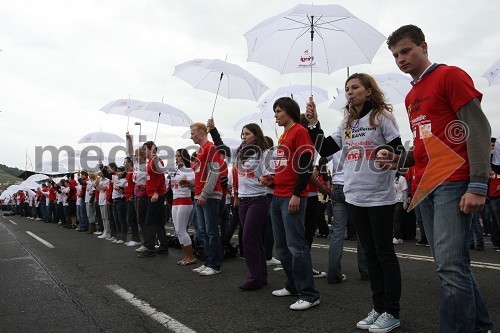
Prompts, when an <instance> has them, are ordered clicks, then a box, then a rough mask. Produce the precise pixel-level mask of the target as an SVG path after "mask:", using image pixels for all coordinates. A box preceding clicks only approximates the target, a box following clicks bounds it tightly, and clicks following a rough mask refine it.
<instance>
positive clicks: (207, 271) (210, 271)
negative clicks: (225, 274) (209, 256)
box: [198, 267, 220, 276]
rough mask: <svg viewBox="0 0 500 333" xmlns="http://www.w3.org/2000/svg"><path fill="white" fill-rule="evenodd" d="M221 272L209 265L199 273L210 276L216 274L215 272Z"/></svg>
mask: <svg viewBox="0 0 500 333" xmlns="http://www.w3.org/2000/svg"><path fill="white" fill-rule="evenodd" d="M219 273H220V271H218V270H216V269H213V268H212V267H207V268H205V269H204V270H202V271H201V272H200V273H198V274H200V275H202V276H210V275H215V274H219Z"/></svg>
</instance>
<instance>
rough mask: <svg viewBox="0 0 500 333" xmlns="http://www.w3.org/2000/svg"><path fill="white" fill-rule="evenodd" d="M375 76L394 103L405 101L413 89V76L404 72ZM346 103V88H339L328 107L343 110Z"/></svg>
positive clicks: (388, 98) (386, 95)
mask: <svg viewBox="0 0 500 333" xmlns="http://www.w3.org/2000/svg"><path fill="white" fill-rule="evenodd" d="M373 78H374V79H375V81H377V84H378V85H379V87H380V89H382V91H383V92H384V94H385V97H386V98H387V100H388V101H389V102H390V103H391V104H392V105H396V104H399V103H403V102H404V100H405V97H406V95H407V94H408V92H409V91H410V89H411V83H410V82H411V78H410V77H408V76H406V75H403V74H399V73H386V74H373ZM346 105H347V99H346V98H345V90H344V89H337V97H336V98H335V100H334V101H333V102H332V103H331V104H330V106H329V107H328V108H329V109H334V110H339V111H342V109H343V108H344V107H345V106H346Z"/></svg>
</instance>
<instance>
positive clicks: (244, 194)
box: [2, 25, 500, 332]
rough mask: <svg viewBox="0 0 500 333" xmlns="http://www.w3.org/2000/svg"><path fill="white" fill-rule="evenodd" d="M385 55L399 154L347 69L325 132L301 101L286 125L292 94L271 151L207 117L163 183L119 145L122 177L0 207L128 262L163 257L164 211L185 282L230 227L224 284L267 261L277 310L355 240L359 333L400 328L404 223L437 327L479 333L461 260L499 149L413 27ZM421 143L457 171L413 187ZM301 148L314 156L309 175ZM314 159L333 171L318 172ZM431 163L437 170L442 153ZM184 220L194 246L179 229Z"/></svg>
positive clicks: (61, 187)
mask: <svg viewBox="0 0 500 333" xmlns="http://www.w3.org/2000/svg"><path fill="white" fill-rule="evenodd" d="M387 44H388V46H389V49H390V51H391V52H392V54H393V56H394V58H395V61H396V64H397V65H398V67H399V68H400V69H401V70H402V71H403V72H404V73H407V74H410V75H411V76H412V78H413V82H412V85H413V88H412V90H411V91H410V93H409V94H408V96H407V98H406V107H407V112H408V117H409V120H410V125H411V129H412V132H413V135H414V138H413V139H414V141H413V144H414V146H413V147H412V148H411V149H410V150H409V151H404V149H402V147H403V145H402V142H401V136H400V133H399V127H398V124H397V122H396V119H395V118H394V116H393V115H392V106H391V105H390V104H388V103H387V102H386V99H385V97H384V94H383V92H382V90H381V89H380V88H379V86H378V85H377V83H376V81H375V80H374V79H373V77H371V76H370V75H368V74H362V73H356V74H353V75H351V76H350V77H349V78H348V79H347V81H346V82H345V91H346V98H347V100H348V103H347V105H346V106H345V113H344V117H343V119H342V120H341V122H340V124H339V126H338V128H337V129H336V130H335V131H334V133H333V134H332V135H330V136H325V135H324V132H323V129H322V128H321V125H320V122H319V120H318V115H317V112H316V105H315V103H314V101H313V100H312V99H310V100H309V103H308V104H307V106H306V112H305V114H302V115H301V113H300V107H299V105H297V103H296V102H295V101H294V100H293V99H291V98H289V97H282V98H279V99H277V100H276V101H275V103H274V105H273V109H274V112H275V119H276V123H277V124H278V125H279V126H282V127H283V128H284V132H283V134H282V135H281V137H280V138H279V140H278V142H277V144H276V145H275V144H274V142H273V140H272V139H271V138H269V137H266V136H264V134H263V132H262V130H261V128H260V127H259V126H258V125H257V124H253V123H250V124H247V125H245V126H244V127H243V128H242V130H241V145H240V146H239V147H238V148H237V149H230V148H229V147H227V146H226V145H225V144H224V142H223V141H222V139H221V137H220V134H219V132H218V130H217V128H216V126H215V122H214V120H213V119H209V120H208V121H207V123H206V124H205V123H201V122H198V123H194V124H192V125H191V126H190V131H191V139H192V140H193V142H194V143H195V144H196V145H199V150H198V151H197V152H196V153H193V154H191V155H190V154H189V152H188V151H187V150H186V149H183V148H181V149H178V150H177V151H176V154H175V163H176V168H175V171H174V172H173V173H168V172H166V166H165V165H164V162H163V161H162V160H161V158H160V157H159V156H157V154H156V145H155V143H154V142H152V141H148V142H146V143H144V144H143V145H142V148H140V149H136V150H135V151H133V149H132V147H133V143H132V139H131V137H130V135H128V134H127V144H128V147H129V152H130V157H127V158H126V159H125V162H124V165H123V166H122V167H118V166H117V165H116V164H115V163H110V164H109V165H108V166H101V169H100V171H99V172H97V173H94V172H87V171H81V172H79V173H78V174H77V175H76V179H75V176H74V175H71V174H70V175H69V176H68V179H61V180H60V181H59V182H57V183H56V182H54V181H49V182H47V183H44V184H42V185H41V187H40V188H39V189H38V190H36V192H35V191H28V192H27V193H24V192H23V191H20V192H19V193H18V194H17V195H14V196H13V198H12V199H11V201H9V202H3V203H2V204H3V205H10V208H11V209H13V210H14V212H15V213H16V214H20V215H26V216H28V217H29V218H34V219H38V220H40V219H42V220H44V222H47V223H51V222H52V223H59V224H61V225H62V226H64V227H65V228H74V229H76V230H78V231H80V232H88V233H92V234H95V235H97V236H98V238H100V239H106V240H109V241H111V242H113V243H116V244H125V245H127V246H131V247H132V246H137V249H136V252H138V256H139V257H140V258H148V257H154V256H156V255H158V254H165V253H168V247H169V239H168V238H167V235H166V231H165V223H166V222H167V220H168V218H169V216H170V215H171V218H172V222H173V224H174V227H175V234H176V235H177V238H178V243H179V245H180V248H182V251H183V257H182V258H180V260H179V261H177V264H178V265H180V266H187V265H194V264H196V263H198V262H199V264H201V265H199V267H196V268H194V269H193V270H192V271H193V272H194V273H196V274H199V275H201V276H213V275H217V274H219V273H220V272H221V269H222V266H223V261H224V257H225V256H226V254H227V251H229V249H230V248H232V247H233V245H232V244H231V243H230V241H231V238H232V236H233V234H234V232H235V231H236V229H238V236H239V237H238V242H239V244H238V247H239V251H240V253H239V254H240V256H241V257H242V258H244V260H245V263H246V266H247V270H248V274H247V276H246V277H244V278H243V279H242V283H241V285H240V286H239V288H240V289H242V290H244V291H251V290H256V289H261V288H263V287H264V286H265V285H266V284H267V281H268V276H267V267H268V265H277V264H280V265H282V267H283V270H284V272H285V274H286V280H285V282H284V285H283V288H281V289H278V290H274V291H272V294H273V295H274V296H276V297H286V296H294V297H296V298H297V300H296V302H294V303H293V304H291V305H290V308H291V309H292V310H306V309H309V308H312V307H315V306H317V305H319V304H320V292H319V291H318V290H317V289H316V288H315V284H314V279H315V278H321V277H326V278H327V279H328V282H329V283H333V284H335V283H342V282H344V281H345V280H346V279H347V277H346V275H345V274H343V273H342V266H341V258H342V252H343V244H344V240H346V239H353V240H356V241H357V249H358V253H357V259H358V267H359V273H360V278H361V279H362V280H367V281H370V287H371V291H372V302H373V307H372V310H371V311H369V312H368V315H367V316H366V318H364V319H362V320H360V321H359V322H358V323H357V327H358V328H360V329H366V330H369V331H370V332H389V331H391V330H393V329H395V328H396V327H399V326H400V319H399V315H400V310H401V309H400V298H401V293H402V292H404V291H403V290H402V284H401V272H400V266H399V261H398V258H397V256H396V253H395V245H398V244H401V243H402V242H403V239H414V238H415V236H414V235H415V222H413V223H414V224H413V226H412V224H411V222H408V221H409V220H408V216H414V221H416V223H417V224H418V227H419V230H420V239H419V240H418V242H417V243H416V244H417V245H422V246H430V249H431V252H432V255H433V257H434V259H435V262H436V266H437V274H438V276H439V278H440V280H441V301H442V303H441V315H440V331H441V332H488V331H490V330H491V329H492V325H493V324H492V322H491V320H490V319H489V314H488V311H487V308H486V303H485V301H484V299H483V296H482V295H481V293H480V290H479V287H478V286H477V284H476V282H475V279H474V276H473V274H472V272H471V270H470V254H469V250H470V249H476V250H478V251H483V250H484V239H483V236H484V235H491V240H492V243H493V246H494V247H495V248H497V249H498V248H500V230H499V224H498V221H499V220H500V142H498V141H496V143H495V140H494V139H493V138H491V129H490V126H489V123H488V120H487V119H486V117H485V116H484V113H483V112H482V110H481V106H480V100H481V96H482V95H481V93H480V92H478V91H477V90H476V89H475V88H474V85H473V82H472V80H471V79H470V77H469V76H468V75H467V74H466V73H465V72H464V71H462V70H461V69H459V68H457V67H453V66H446V65H441V64H433V63H431V62H430V61H429V59H428V54H427V49H428V46H427V43H426V41H425V36H424V34H423V32H422V31H421V30H420V29H419V28H418V27H416V26H413V25H407V26H403V27H401V28H399V29H398V30H396V31H394V32H393V34H391V36H390V37H389V39H388V42H387ZM456 120H460V121H461V123H462V124H464V126H466V127H467V131H468V133H469V135H468V136H467V137H466V138H465V139H464V140H462V141H460V142H457V141H456V140H455V141H454V140H452V139H451V138H450V137H448V136H447V133H448V132H447V125H448V124H449V123H451V122H454V121H456ZM209 137H210V138H211V140H209ZM433 139H437V140H438V141H439V142H440V143H441V144H444V146H446V147H448V148H449V149H450V150H451V151H452V152H453V153H454V154H456V155H457V156H458V157H460V158H461V159H462V160H463V162H462V163H461V164H460V165H459V166H458V167H457V168H455V169H453V170H451V172H450V173H448V174H446V175H445V177H444V178H442V179H438V180H439V182H430V181H429V176H430V173H431V172H434V171H433V170H429V169H427V167H428V166H429V165H430V164H429V160H430V159H431V157H432V158H434V157H436V156H435V155H432V154H433V153H434V152H435V150H432V149H433V147H435V146H432V145H433V143H434V141H433ZM316 152H317V153H318V154H319V155H320V156H321V158H320V159H319V162H318V164H317V165H314V160H315V158H314V157H315V154H316ZM440 153H442V151H440ZM329 161H331V162H332V165H333V168H332V169H329V170H327V165H328V162H329ZM228 163H229V164H231V163H232V167H231V168H229V167H228ZM437 163H438V164H439V165H438V167H439V168H441V169H446V168H447V164H446V163H447V161H446V156H445V159H438V162H437ZM434 178H436V177H434ZM438 178H439V176H438ZM422 193H424V194H425V195H422ZM409 208H412V210H411V212H407V211H408V210H409ZM412 214H414V215H412ZM325 215H327V216H328V217H327V218H326V219H325ZM230 216H231V218H230ZM495 217H497V218H496V219H495ZM480 220H481V222H480ZM410 221H411V219H410ZM190 224H192V225H193V227H194V229H195V234H194V235H190V234H189V233H188V232H187V231H188V226H189V225H190ZM328 224H331V227H329V225H328ZM238 227H239V228H238ZM129 232H130V233H131V238H130V239H129V240H127V238H128V234H129ZM141 235H142V239H141ZM315 235H316V236H317V237H326V236H328V237H329V242H330V247H329V254H328V256H329V257H328V259H329V260H328V263H329V267H328V270H327V272H322V271H318V270H316V269H314V268H313V267H314V265H313V262H312V259H311V254H310V249H311V245H312V242H313V238H314V237H315ZM473 235H474V236H475V240H474V236H473ZM273 248H275V252H276V256H277V259H276V258H274V257H273V256H272V253H273ZM201 249H202V251H201ZM367 310H368V309H367Z"/></svg>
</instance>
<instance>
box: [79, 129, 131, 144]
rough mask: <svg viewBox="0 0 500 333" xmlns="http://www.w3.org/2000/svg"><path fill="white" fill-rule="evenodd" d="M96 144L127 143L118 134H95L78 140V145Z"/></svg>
mask: <svg viewBox="0 0 500 333" xmlns="http://www.w3.org/2000/svg"><path fill="white" fill-rule="evenodd" d="M96 142H104V143H109V142H125V140H123V139H122V138H121V137H119V136H118V135H116V134H113V133H108V132H93V133H89V134H86V135H85V136H84V137H83V138H81V139H80V140H78V142H77V143H96Z"/></svg>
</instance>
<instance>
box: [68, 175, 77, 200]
mask: <svg viewBox="0 0 500 333" xmlns="http://www.w3.org/2000/svg"><path fill="white" fill-rule="evenodd" d="M77 185H78V183H77V182H76V180H74V179H70V180H69V191H70V192H71V193H72V194H71V196H70V197H68V200H69V201H76V198H77V194H76V186H77Z"/></svg>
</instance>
